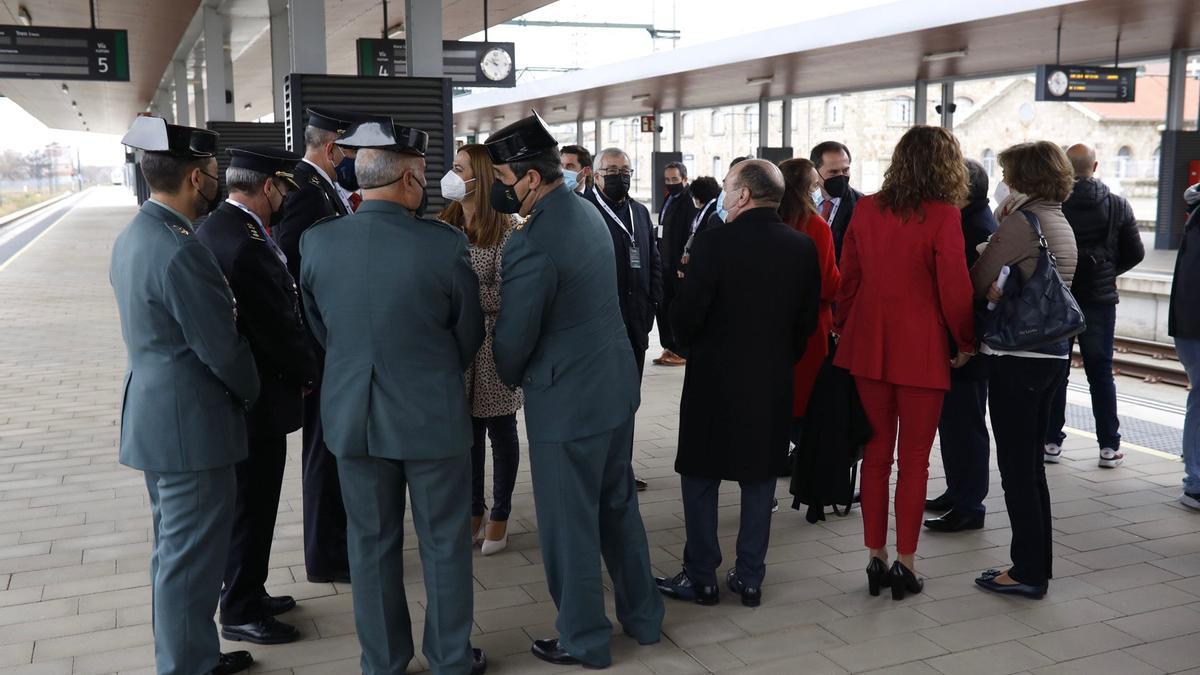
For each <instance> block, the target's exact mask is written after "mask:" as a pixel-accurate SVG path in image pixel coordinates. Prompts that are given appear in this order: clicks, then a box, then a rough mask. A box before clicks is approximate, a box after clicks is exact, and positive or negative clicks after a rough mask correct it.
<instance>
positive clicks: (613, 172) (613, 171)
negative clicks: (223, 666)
mask: <svg viewBox="0 0 1200 675" xmlns="http://www.w3.org/2000/svg"><path fill="white" fill-rule="evenodd" d="M600 175H601V176H632V175H633V169H618V168H617V167H615V166H610V167H608V168H607V169H602V170H601V171H600Z"/></svg>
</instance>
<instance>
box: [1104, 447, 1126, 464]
mask: <svg viewBox="0 0 1200 675" xmlns="http://www.w3.org/2000/svg"><path fill="white" fill-rule="evenodd" d="M1124 461H1125V455H1124V454H1122V453H1120V452H1117V451H1116V450H1113V449H1112V448H1100V468H1102V469H1115V468H1117V467H1118V466H1121V464H1122V463H1123V462H1124Z"/></svg>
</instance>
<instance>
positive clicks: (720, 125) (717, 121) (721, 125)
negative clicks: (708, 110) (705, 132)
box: [711, 110, 725, 136]
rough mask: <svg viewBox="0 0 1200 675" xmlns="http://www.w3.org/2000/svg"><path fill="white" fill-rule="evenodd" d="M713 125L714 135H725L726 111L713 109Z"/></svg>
mask: <svg viewBox="0 0 1200 675" xmlns="http://www.w3.org/2000/svg"><path fill="white" fill-rule="evenodd" d="M711 125H712V127H711V128H712V134H713V136H723V135H725V113H724V112H723V111H721V110H714V111H712V120H711Z"/></svg>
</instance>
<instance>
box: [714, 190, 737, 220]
mask: <svg viewBox="0 0 1200 675" xmlns="http://www.w3.org/2000/svg"><path fill="white" fill-rule="evenodd" d="M733 195H736V196H734V197H733V204H728V205H726V204H725V203H724V202H725V197H729V196H733ZM740 198H741V190H738V191H737V192H736V193H733V192H725V191H722V192H721V201H720V202H718V206H720V207H721V210H722V211H724V212H725V215H724V216H723V217H722V218H721V219H722V220H724V221H725V222H729V209H731V208H733V207H735V206H737V200H738V199H740Z"/></svg>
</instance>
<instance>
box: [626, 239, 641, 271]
mask: <svg viewBox="0 0 1200 675" xmlns="http://www.w3.org/2000/svg"><path fill="white" fill-rule="evenodd" d="M629 266H630V267H631V268H633V269H635V270H640V269H642V253H641V251H639V250H638V247H637V246H634V245H631V246H630V247H629Z"/></svg>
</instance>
